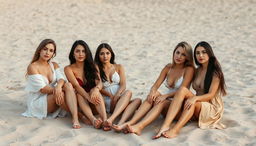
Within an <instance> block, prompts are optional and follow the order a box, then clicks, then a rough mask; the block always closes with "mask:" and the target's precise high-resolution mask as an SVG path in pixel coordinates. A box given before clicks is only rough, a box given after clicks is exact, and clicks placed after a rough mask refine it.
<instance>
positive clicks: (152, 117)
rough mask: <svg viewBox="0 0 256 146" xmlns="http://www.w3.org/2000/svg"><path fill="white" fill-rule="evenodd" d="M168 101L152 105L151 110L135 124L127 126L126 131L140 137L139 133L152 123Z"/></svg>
mask: <svg viewBox="0 0 256 146" xmlns="http://www.w3.org/2000/svg"><path fill="white" fill-rule="evenodd" d="M169 104H170V101H168V100H165V101H163V102H161V103H159V104H157V105H154V106H153V108H152V109H151V110H150V111H149V112H148V113H147V115H146V116H145V117H144V118H143V119H142V120H141V121H140V122H139V123H137V124H135V125H132V126H130V125H128V129H129V131H130V132H131V133H135V134H137V135H141V131H142V130H143V129H144V128H145V127H146V126H147V125H149V124H150V123H151V122H153V121H154V120H155V119H156V118H157V117H158V116H159V115H160V114H161V112H162V110H163V108H164V107H165V106H168V105H169Z"/></svg>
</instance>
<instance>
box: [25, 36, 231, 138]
mask: <svg viewBox="0 0 256 146" xmlns="http://www.w3.org/2000/svg"><path fill="white" fill-rule="evenodd" d="M55 55H56V44H55V42H54V41H53V40H51V39H45V40H43V41H42V42H41V43H40V44H39V46H38V48H37V49H36V51H35V54H34V57H33V59H32V61H31V63H30V64H29V66H28V68H27V74H26V77H27V86H26V88H25V90H26V91H27V92H28V100H27V110H26V112H25V113H23V114H22V115H24V116H26V117H37V118H39V119H42V118H46V117H53V118H54V117H57V116H65V115H66V113H67V112H69V113H71V115H72V123H73V128H75V129H79V128H81V125H80V123H79V120H81V121H83V122H84V123H86V124H91V125H93V126H94V127H95V128H98V129H99V128H102V129H103V130H104V131H109V130H111V129H114V130H115V131H123V132H124V133H135V134H137V135H140V134H141V132H142V130H143V129H144V128H145V127H146V126H147V125H149V124H150V123H151V122H153V121H154V120H155V119H156V118H158V117H159V116H160V115H161V114H162V115H163V116H164V117H165V120H164V122H163V124H162V126H161V127H160V129H159V131H158V133H157V134H156V135H155V136H153V137H152V138H153V139H157V138H159V137H161V136H162V137H166V138H174V137H176V136H177V135H178V133H179V131H180V130H181V128H182V127H183V126H184V125H185V124H186V123H187V122H188V121H189V120H197V121H198V123H199V124H198V125H199V127H200V128H202V129H205V128H217V129H223V128H225V126H224V125H223V124H221V122H220V120H221V118H222V115H223V111H224V109H223V107H224V106H223V101H222V98H221V97H222V96H224V95H226V86H225V80H224V75H223V73H222V69H221V66H220V64H219V62H218V60H217V58H216V57H215V55H214V53H213V50H212V47H211V46H210V45H209V44H208V43H207V42H204V41H203V42H199V43H198V44H197V45H196V46H195V49H194V54H193V52H192V47H191V46H190V45H189V44H188V43H187V42H180V43H179V44H177V46H176V47H175V49H174V51H173V55H172V62H171V63H169V64H167V65H166V66H165V67H164V68H163V69H162V71H161V73H160V75H159V77H158V78H157V80H156V81H155V83H154V85H153V86H152V87H151V90H150V92H149V94H148V96H147V98H146V100H145V101H143V102H142V103H141V99H140V98H135V99H133V100H131V97H132V92H131V91H130V90H127V89H126V77H125V71H124V67H123V66H122V65H121V64H116V63H115V54H114V52H113V50H112V48H111V46H110V45H109V44H107V43H102V44H100V45H99V46H98V48H97V50H96V53H95V57H94V59H93V58H92V53H91V51H90V48H89V46H88V45H87V43H86V42H84V41H83V40H78V41H75V42H74V44H73V46H72V48H71V50H70V53H69V61H70V65H68V66H66V67H65V68H64V72H65V75H66V78H65V77H64V76H63V75H62V73H61V71H60V69H59V66H58V64H57V63H55V62H52V61H51V59H52V58H53V57H54V56H55ZM194 60H195V61H194ZM194 62H195V64H196V65H197V68H195V66H194ZM162 83H164V85H165V86H166V91H165V92H162V93H160V92H159V87H160V86H161V84H162ZM191 84H192V87H193V88H194V90H195V91H196V94H194V93H193V92H191V91H190V90H189V89H190V85H191ZM118 117H120V118H118ZM117 118H118V119H119V121H116V119H117ZM175 119H177V120H178V121H177V122H176V124H174V125H173V124H172V123H173V121H174V120H175ZM114 123H115V124H114Z"/></svg>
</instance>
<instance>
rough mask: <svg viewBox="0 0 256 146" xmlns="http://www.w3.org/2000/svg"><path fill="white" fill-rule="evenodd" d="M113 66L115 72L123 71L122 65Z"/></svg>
mask: <svg viewBox="0 0 256 146" xmlns="http://www.w3.org/2000/svg"><path fill="white" fill-rule="evenodd" d="M114 66H115V68H116V70H118V71H120V70H123V69H124V67H123V65H122V64H114Z"/></svg>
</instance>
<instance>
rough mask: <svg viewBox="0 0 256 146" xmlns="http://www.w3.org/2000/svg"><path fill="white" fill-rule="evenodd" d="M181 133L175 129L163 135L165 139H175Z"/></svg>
mask: <svg viewBox="0 0 256 146" xmlns="http://www.w3.org/2000/svg"><path fill="white" fill-rule="evenodd" d="M178 134H179V132H178V131H177V130H175V129H170V130H168V131H165V132H163V133H162V135H163V136H164V137H165V138H174V137H176V136H178Z"/></svg>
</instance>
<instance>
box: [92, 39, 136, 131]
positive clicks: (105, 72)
mask: <svg viewBox="0 0 256 146" xmlns="http://www.w3.org/2000/svg"><path fill="white" fill-rule="evenodd" d="M94 61H95V62H96V64H97V65H98V67H99V70H100V76H101V79H102V82H103V89H102V90H101V93H102V94H103V95H104V100H105V103H106V107H107V108H106V109H107V112H108V113H112V114H111V116H110V117H109V118H108V119H107V120H106V121H105V122H104V123H103V130H105V131H108V130H110V128H111V127H112V123H113V121H114V120H115V119H116V118H117V116H119V115H120V114H121V113H122V112H123V111H124V112H123V115H122V117H121V119H120V121H119V122H118V125H120V124H123V123H124V122H125V121H126V120H127V119H128V118H129V117H130V116H131V115H132V114H133V113H134V112H135V110H136V109H137V108H138V106H139V105H140V103H141V100H140V99H137V98H136V99H134V100H132V101H130V99H131V96H132V92H131V91H129V90H126V79H125V71H124V68H123V66H122V65H121V64H115V54H114V52H113V50H112V48H111V47H110V45H109V44H106V43H102V44H100V45H99V46H98V48H97V51H96V54H95V59H94Z"/></svg>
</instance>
